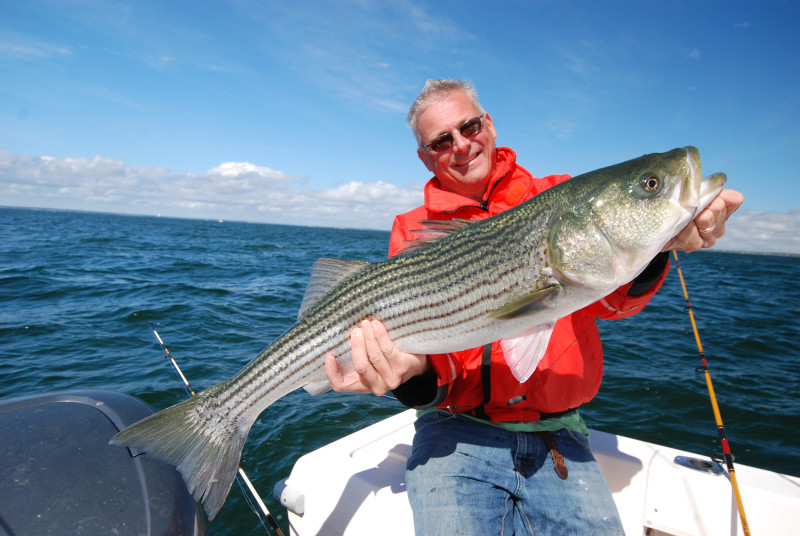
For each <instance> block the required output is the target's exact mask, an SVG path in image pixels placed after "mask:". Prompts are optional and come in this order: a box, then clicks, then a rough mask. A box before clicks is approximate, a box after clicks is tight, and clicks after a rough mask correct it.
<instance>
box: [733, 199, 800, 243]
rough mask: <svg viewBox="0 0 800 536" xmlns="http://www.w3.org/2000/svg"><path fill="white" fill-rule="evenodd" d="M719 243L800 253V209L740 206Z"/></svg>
mask: <svg viewBox="0 0 800 536" xmlns="http://www.w3.org/2000/svg"><path fill="white" fill-rule="evenodd" d="M719 246H720V248H724V249H731V250H737V251H755V252H762V253H791V254H800V209H796V210H790V211H788V212H766V211H758V210H744V209H742V210H739V211H737V212H736V214H734V215H733V216H732V217H731V219H730V220H728V223H727V225H726V228H725V236H724V237H723V238H722V240H721V241H720V243H719Z"/></svg>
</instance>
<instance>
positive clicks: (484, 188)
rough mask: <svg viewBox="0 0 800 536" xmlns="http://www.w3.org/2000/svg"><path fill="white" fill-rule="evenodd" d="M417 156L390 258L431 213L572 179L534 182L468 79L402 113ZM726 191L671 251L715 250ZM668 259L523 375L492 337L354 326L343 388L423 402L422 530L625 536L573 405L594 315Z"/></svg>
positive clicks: (412, 482)
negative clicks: (452, 348) (464, 342)
mask: <svg viewBox="0 0 800 536" xmlns="http://www.w3.org/2000/svg"><path fill="white" fill-rule="evenodd" d="M408 123H409V126H410V127H411V128H412V130H413V131H414V133H415V135H416V137H417V141H418V146H419V148H418V150H417V154H418V156H419V158H420V160H422V162H423V163H424V164H425V166H426V167H427V168H428V170H429V171H431V172H432V173H433V174H434V177H433V178H432V179H431V180H430V181H429V182H428V183H427V185H426V187H425V204H424V205H423V206H421V207H418V208H416V209H414V210H412V211H410V212H407V213H405V214H401V215H399V216H397V217H396V219H395V222H394V225H393V228H392V233H391V237H390V246H389V255H390V256H392V255H395V254H397V253H398V252H400V251H401V250H402V249H403V248H404V247H405V246H406V241H407V240H409V239H413V238H415V234H414V229H419V228H420V227H421V226H420V224H419V222H420V221H421V220H426V219H454V218H461V219H473V220H477V219H483V218H487V217H490V216H493V215H495V214H497V213H500V212H502V211H504V210H507V209H509V208H511V207H513V206H516V205H518V204H520V203H522V202H523V201H525V200H526V199H529V198H531V197H533V196H535V195H537V194H538V193H540V192H541V191H543V190H545V189H546V188H549V187H550V186H553V185H554V184H557V183H559V182H561V181H564V180H567V179H568V178H569V177H568V176H566V175H552V176H549V177H544V178H539V179H537V178H533V176H532V175H531V174H530V173H529V172H528V171H527V170H525V169H524V168H522V167H521V166H519V165H517V164H516V154H515V153H514V152H513V151H512V150H511V149H509V148H506V147H500V148H498V147H496V145H495V138H496V137H497V132H496V130H495V127H494V124H493V122H492V118H491V116H490V115H489V114H488V113H486V112H485V111H484V110H483V108H482V107H481V105H480V103H479V102H478V98H477V94H476V92H475V90H474V88H473V87H472V86H471V85H470V84H468V83H465V82H460V81H455V80H429V81H428V82H427V83H426V85H425V87H424V88H423V90H422V92H421V93H420V95H419V96H418V97H417V99H416V101H415V102H414V104H413V106H412V107H411V110H410V112H409V117H408ZM742 201H743V197H742V195H741V194H740V193H739V192H736V191H733V190H723V191H722V192H721V193H720V194H719V195H718V197H717V198H716V199H715V200H714V201H713V202H712V203H711V204H710V205H709V207H708V208H707V209H705V210H704V211H702V212H701V213H700V214H699V215H697V216H696V217H695V219H694V221H693V222H691V223H690V224H689V225H688V226H687V227H686V228H685V229H684V230H683V231H682V232H681V233H680V234H679V235H678V236H676V237H675V238H674V239H673V240H672V242H671V243H670V244H669V246H668V248H665V249H680V250H684V251H694V250H697V249H700V248H703V247H711V246H713V245H714V243H715V242H716V240H717V239H718V238H719V237H721V236H722V235H723V233H724V227H725V220H726V219H727V218H728V216H729V215H730V214H731V213H733V211H735V210H736V209H737V208H738V207H739V205H741V203H742ZM668 266H669V258H668V254H667V253H661V254H659V255H657V256H656V257H655V258H654V259H653V261H652V262H651V263H650V265H649V266H648V267H647V268H646V269H645V270H644V271H643V272H642V273H641V274H640V275H639V276H637V278H636V279H635V280H634V281H633V282H631V283H629V284H627V285H624V286H623V287H621V288H620V289H617V290H616V291H615V292H613V293H612V294H611V295H609V296H607V297H606V298H604V299H603V300H600V301H599V302H597V303H595V304H592V305H590V306H588V307H585V308H584V309H581V310H579V311H576V312H575V313H573V314H571V315H569V316H568V317H565V318H563V319H560V320H559V321H558V322H557V323H556V325H555V329H554V332H553V335H552V337H551V340H550V343H549V345H548V349H547V352H546V354H545V356H544V358H543V359H542V361H541V362H540V364H539V366H538V368H537V370H536V372H535V373H534V374H533V375H532V376H531V377H530V379H528V380H527V381H526V382H525V383H523V384H520V383H519V382H518V381H517V380H516V379H515V378H514V377H513V375H512V374H511V371H510V369H509V367H508V365H507V364H506V362H505V359H504V357H503V351H502V348H501V347H500V344H499V343H494V344H491V345H487V346H486V347H484V348H475V349H472V350H466V351H463V352H454V353H451V354H445V355H429V356H426V355H414V354H408V353H404V352H402V351H400V350H399V349H397V348H396V347H395V346H394V345H393V343H392V341H391V338H390V337H389V336H388V334H387V332H386V330H385V328H384V326H383V325H382V324H381V323H380V322H378V321H376V320H367V321H364V322H363V323H362V324H361V325H360V326H358V327H357V328H356V329H354V330H353V332H352V335H351V344H352V351H353V362H354V366H355V371H356V373H355V374H353V375H351V376H347V377H345V376H343V375H342V374H341V372H340V371H339V368H338V365H337V364H336V361H335V359H334V357H333V356H332V355H329V356H327V358H326V363H325V367H326V373H327V375H328V379H329V380H330V382H331V385H332V386H333V388H334V389H335V390H337V391H352V392H373V393H375V394H384V393H385V392H387V391H389V390H394V393H395V396H396V397H397V398H398V400H400V401H401V402H403V403H404V404H406V405H407V406H410V407H414V408H418V409H420V415H419V417H418V419H417V422H416V430H417V431H416V435H415V438H414V445H413V448H412V455H411V458H410V459H409V464H408V469H407V473H406V484H407V490H408V497H409V501H410V502H411V506H412V509H413V511H414V524H415V528H416V532H417V534H424V535H438V534H470V535H472V534H474V535H481V536H482V535H486V534H536V535H537V536H539V535H543V534H559V535H563V534H593V535H603V534H623V530H622V527H621V523H620V520H619V515H618V513H617V511H616V507H615V504H614V501H613V498H612V497H611V493H610V491H609V489H608V487H607V485H606V483H605V480H604V478H603V475H602V473H601V472H600V469H599V467H598V465H597V463H596V461H595V459H594V457H593V456H592V453H591V450H590V449H589V444H588V441H587V438H586V435H587V433H588V429H587V427H586V425H585V424H584V422H583V420H582V418H581V416H580V414H579V413H578V411H577V408H578V407H579V406H580V405H581V404H584V403H586V402H588V401H589V400H591V399H592V398H593V397H594V396H595V395H596V394H597V391H598V389H599V387H600V382H601V379H602V363H603V360H602V347H601V344H600V336H599V332H598V330H597V326H596V324H595V319H596V318H610V319H611V318H624V317H626V316H630V315H632V314H635V313H637V312H639V311H641V309H642V307H643V306H644V305H646V304H647V302H649V301H650V299H651V298H652V296H653V295H654V294H655V292H656V291H657V290H658V289H659V288H660V286H661V283H662V282H663V280H664V278H665V277H666V274H667V271H668Z"/></svg>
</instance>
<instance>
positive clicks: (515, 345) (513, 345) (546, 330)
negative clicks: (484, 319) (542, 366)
mask: <svg viewBox="0 0 800 536" xmlns="http://www.w3.org/2000/svg"><path fill="white" fill-rule="evenodd" d="M554 325H555V324H542V325H539V326H535V327H533V328H531V329H529V330H528V331H525V332H524V333H522V334H521V335H519V336H517V337H514V338H512V339H502V340H501V341H500V346H501V347H502V348H503V356H505V358H506V363H508V366H509V368H511V373H512V374H514V377H515V378H516V379H517V380H519V383H524V382H525V381H527V379H528V378H530V377H531V374H533V372H534V371H535V370H536V367H537V366H538V365H539V361H541V360H542V357H543V356H544V352H545V350H547V345H548V343H549V342H550V336H551V335H552V334H553V326H554Z"/></svg>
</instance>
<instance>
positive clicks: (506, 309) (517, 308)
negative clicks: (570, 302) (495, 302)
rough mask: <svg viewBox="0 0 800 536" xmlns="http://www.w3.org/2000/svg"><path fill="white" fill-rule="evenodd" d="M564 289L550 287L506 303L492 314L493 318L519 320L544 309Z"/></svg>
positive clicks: (561, 287)
mask: <svg viewBox="0 0 800 536" xmlns="http://www.w3.org/2000/svg"><path fill="white" fill-rule="evenodd" d="M563 289H564V287H563V286H562V285H558V284H556V285H550V286H549V287H544V288H542V289H539V290H535V291H533V292H531V293H529V294H526V295H525V296H522V297H521V298H517V299H516V300H514V301H512V302H511V303H508V304H506V305H504V306H503V307H501V308H500V309H498V310H497V311H495V312H493V313H492V316H493V317H494V318H499V319H501V320H511V319H512V318H519V317H521V316H525V315H528V314H531V313H535V312H537V311H541V310H542V309H546V308H547V307H548V306H549V305H550V302H552V301H553V300H554V299H555V298H556V297H557V296H558V295H559V294H560V293H561V291H562V290H563Z"/></svg>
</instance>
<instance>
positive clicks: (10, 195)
mask: <svg viewBox="0 0 800 536" xmlns="http://www.w3.org/2000/svg"><path fill="white" fill-rule="evenodd" d="M307 182H308V181H307V179H305V178H302V177H296V176H291V175H287V174H286V173H284V172H282V171H278V170H274V169H270V168H268V167H264V166H258V165H255V164H252V163H248V162H225V163H222V164H220V165H219V166H216V167H214V168H212V169H211V170H209V171H207V172H205V173H180V174H176V173H173V172H172V171H170V170H168V169H165V168H159V167H138V166H131V165H128V164H126V163H125V162H124V161H122V160H117V159H114V158H106V157H100V156H96V157H94V158H92V159H89V158H85V157H80V158H72V157H68V158H53V157H49V156H41V157H39V156H27V155H18V154H15V153H12V152H10V151H5V150H0V199H2V204H4V205H18V206H29V207H44V208H62V209H76V210H100V211H107V212H127V213H138V214H164V215H167V214H169V215H174V216H179V217H189V218H225V219H237V220H245V221H267V222H272V223H293V224H299V225H304V224H305V225H330V226H337V227H359V228H376V229H387V230H388V229H389V227H390V226H391V222H392V218H393V216H394V214H397V213H399V212H403V211H406V210H409V209H411V208H413V207H415V206H417V205H419V204H420V203H421V202H422V189H421V187H411V188H407V189H400V188H398V187H397V186H395V185H393V184H389V183H386V182H382V181H378V182H375V183H363V182H350V183H347V184H343V185H339V186H337V187H336V188H333V189H330V190H322V191H318V190H313V189H311V188H309V187H308V186H307Z"/></svg>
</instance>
